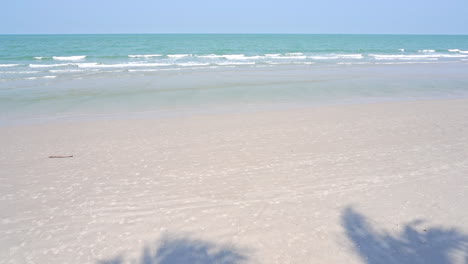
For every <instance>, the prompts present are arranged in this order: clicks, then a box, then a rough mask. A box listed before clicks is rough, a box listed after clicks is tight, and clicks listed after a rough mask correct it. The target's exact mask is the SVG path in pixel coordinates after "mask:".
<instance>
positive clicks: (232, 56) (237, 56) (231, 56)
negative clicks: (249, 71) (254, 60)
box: [223, 54, 246, 60]
mask: <svg viewBox="0 0 468 264" xmlns="http://www.w3.org/2000/svg"><path fill="white" fill-rule="evenodd" d="M223 57H224V58H226V59H228V60H245V59H246V57H245V55H244V54H228V55H223Z"/></svg>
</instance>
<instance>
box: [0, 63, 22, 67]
mask: <svg viewBox="0 0 468 264" xmlns="http://www.w3.org/2000/svg"><path fill="white" fill-rule="evenodd" d="M15 66H19V64H0V67H15Z"/></svg>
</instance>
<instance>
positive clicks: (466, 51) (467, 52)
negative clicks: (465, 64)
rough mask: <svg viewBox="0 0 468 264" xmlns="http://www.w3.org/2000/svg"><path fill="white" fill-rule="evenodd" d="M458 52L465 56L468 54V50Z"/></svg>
mask: <svg viewBox="0 0 468 264" xmlns="http://www.w3.org/2000/svg"><path fill="white" fill-rule="evenodd" d="M458 52H460V53H463V54H468V50H460V51H458Z"/></svg>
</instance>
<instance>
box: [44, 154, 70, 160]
mask: <svg viewBox="0 0 468 264" xmlns="http://www.w3.org/2000/svg"><path fill="white" fill-rule="evenodd" d="M72 157H73V155H69V156H49V158H50V159H54V158H57V159H60V158H72Z"/></svg>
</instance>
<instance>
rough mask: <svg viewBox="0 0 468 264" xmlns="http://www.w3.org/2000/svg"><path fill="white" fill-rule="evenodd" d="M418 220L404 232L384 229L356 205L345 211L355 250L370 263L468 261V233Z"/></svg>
mask: <svg viewBox="0 0 468 264" xmlns="http://www.w3.org/2000/svg"><path fill="white" fill-rule="evenodd" d="M423 224H424V221H422V220H416V221H413V222H410V223H408V224H406V225H404V226H403V228H402V231H401V233H399V234H394V233H389V232H386V231H381V230H379V229H376V228H374V227H373V226H372V225H371V224H369V222H368V220H367V219H366V217H365V216H364V215H362V214H360V213H359V212H357V211H356V210H354V209H353V208H351V207H350V208H347V209H345V210H344V212H343V214H342V225H343V227H344V228H345V230H346V235H347V237H348V239H349V240H350V241H351V242H352V247H353V248H352V250H353V251H354V252H355V253H357V254H358V255H359V257H360V259H361V260H362V261H363V263H367V264H423V263H424V264H431V263H434V264H454V263H468V235H466V234H463V233H462V232H460V231H459V230H457V229H455V228H443V227H430V228H424V227H422V226H423Z"/></svg>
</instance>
